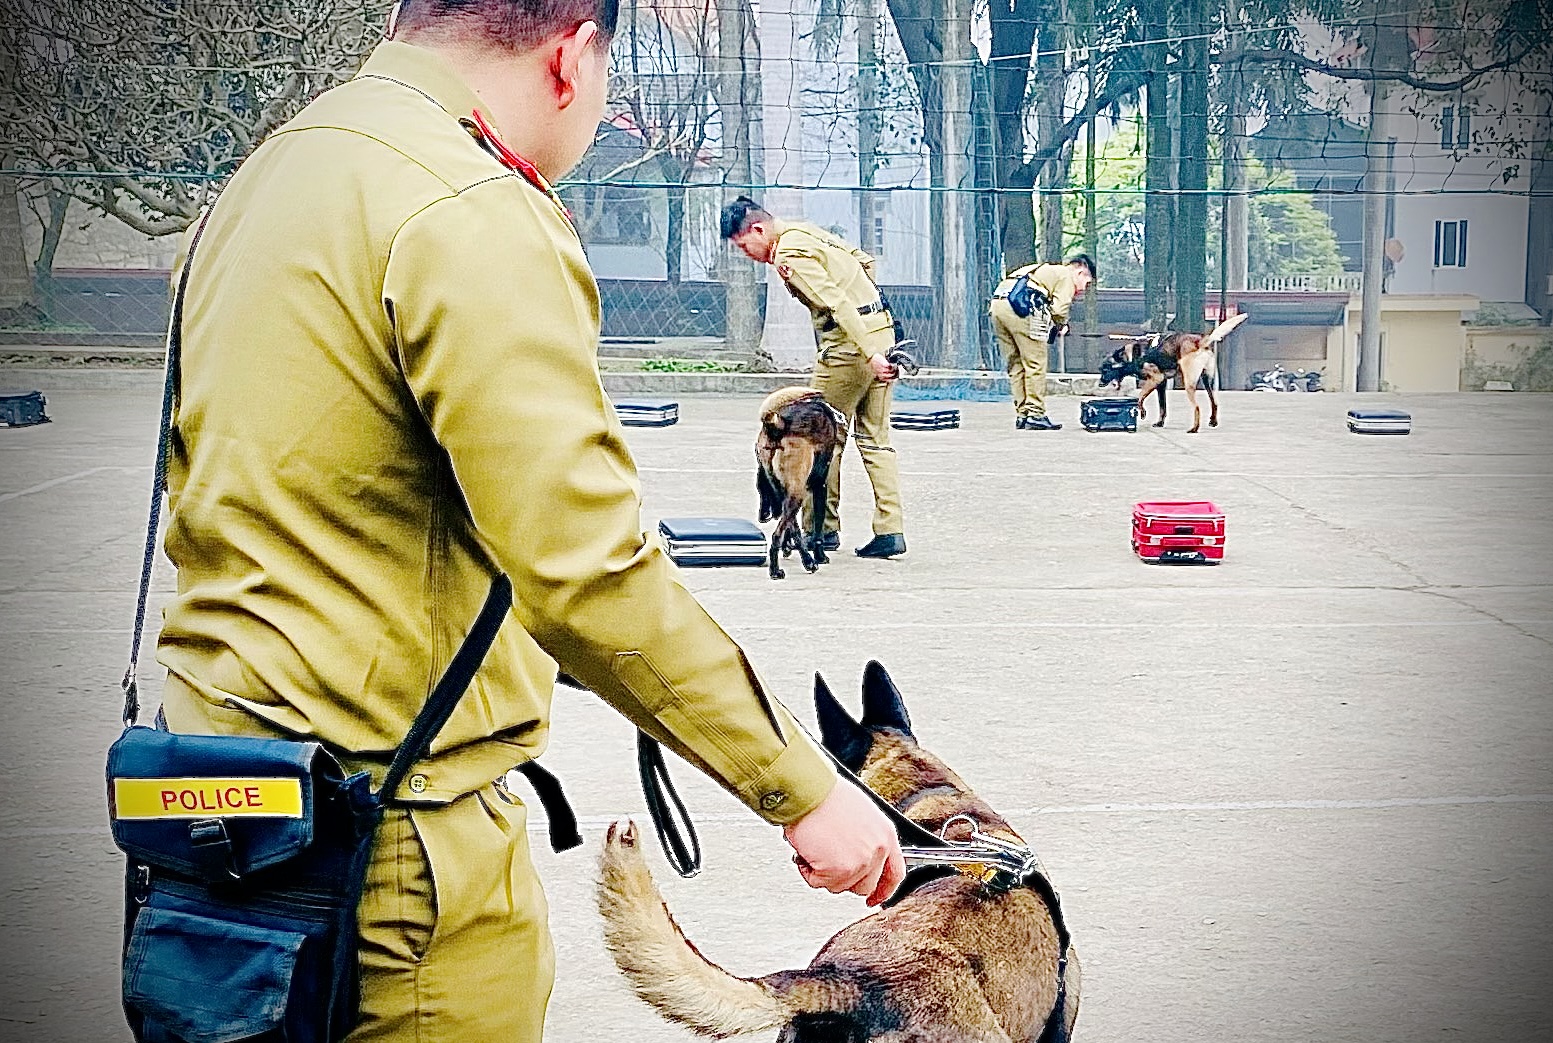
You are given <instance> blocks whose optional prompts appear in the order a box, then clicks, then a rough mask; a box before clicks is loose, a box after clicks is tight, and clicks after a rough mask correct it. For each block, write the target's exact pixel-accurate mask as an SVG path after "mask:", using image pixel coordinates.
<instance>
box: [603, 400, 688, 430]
mask: <svg viewBox="0 0 1553 1043" xmlns="http://www.w3.org/2000/svg"><path fill="white" fill-rule="evenodd" d="M615 415H616V416H618V417H619V418H620V422H621V423H622V424H624V425H625V426H626V427H669V426H670V425H673V424H677V423H679V403H678V402H665V401H662V400H659V399H633V400H631V401H627V402H616V403H615Z"/></svg>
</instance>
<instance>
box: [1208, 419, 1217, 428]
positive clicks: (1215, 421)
mask: <svg viewBox="0 0 1553 1043" xmlns="http://www.w3.org/2000/svg"><path fill="white" fill-rule="evenodd" d="M1208 426H1209V427H1218V426H1219V422H1218V421H1217V420H1210V421H1208Z"/></svg>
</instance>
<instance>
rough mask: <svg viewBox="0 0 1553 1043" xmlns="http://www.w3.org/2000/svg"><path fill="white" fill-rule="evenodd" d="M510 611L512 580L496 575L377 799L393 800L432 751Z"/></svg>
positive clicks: (397, 753) (416, 717) (402, 746)
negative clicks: (423, 758) (473, 621)
mask: <svg viewBox="0 0 1553 1043" xmlns="http://www.w3.org/2000/svg"><path fill="white" fill-rule="evenodd" d="M511 608H512V581H511V580H510V579H508V578H507V577H506V576H504V575H498V576H497V577H496V578H495V579H493V580H492V581H491V592H490V593H489V594H487V595H486V598H485V605H484V607H482V608H481V609H480V615H479V616H478V617H477V618H476V619H475V623H474V626H472V627H470V629H469V634H468V635H467V636H466V637H465V638H464V643H463V644H462V645H460V646H459V649H458V651H457V652H455V653H453V661H452V662H450V663H449V664H448V668H447V669H446V670H445V671H443V673H442V678H441V680H439V681H438V682H437V687H435V688H433V689H432V690H431V695H430V696H429V697H428V698H427V699H426V705H425V706H423V707H421V712H420V713H418V714H416V715H415V723H413V724H411V725H410V731H409V733H408V734H407V735H406V736H405V737H404V741H403V742H401V743H400V744H399V748H398V749H397V750H395V751H394V759H393V761H392V762H390V764H389V765H388V773H387V774H386V775H384V776H383V785H382V787H381V788H380V789H379V790H378V796H379V798H380V799H382V800H393V798H394V792H395V791H396V790H397V789H398V788H399V783H401V782H403V781H404V777H405V775H406V774H407V773H408V772H409V770H410V766H411V765H413V764H414V763H415V762H416V761H418V760H420V759H421V758H422V757H424V756H426V752H427V751H428V750H429V749H430V748H431V740H433V739H435V738H436V737H437V733H438V732H439V731H441V730H442V726H443V725H444V724H446V723H447V721H448V718H449V717H451V716H452V715H453V708H454V707H455V706H457V705H458V700H459V699H460V698H461V697H462V696H463V694H464V691H465V689H467V688H468V687H469V682H470V681H472V680H474V676H475V671H477V670H479V669H480V664H481V663H482V662H483V661H484V660H485V653H487V652H489V651H490V649H491V644H492V643H493V642H494V641H495V640H496V632H497V631H498V630H500V629H501V625H502V621H503V620H504V619H506V618H507V612H508V610H509V609H511Z"/></svg>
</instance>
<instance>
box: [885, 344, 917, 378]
mask: <svg viewBox="0 0 1553 1043" xmlns="http://www.w3.org/2000/svg"><path fill="white" fill-rule="evenodd" d="M916 346H917V342H916V341H914V340H902V341H897V342H896V343H895V346H894V347H892V348H891V349H890V350H889V351H887V352H885V354H884V361H886V362H888V363H890V365H892V366H894V367H895V368H896V369H898V370H900V371H901V372H902V373H904V374H906V375H907V376H908V377H914V376H916V375H917V371H918V370H919V369H921V368H922V367H921V365H919V364H918V362H917V358H916V356H915V355H913V354H912V353H911V351H910V350H908V349H911V348H915V347H916Z"/></svg>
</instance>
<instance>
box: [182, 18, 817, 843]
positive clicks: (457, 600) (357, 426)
mask: <svg viewBox="0 0 1553 1043" xmlns="http://www.w3.org/2000/svg"><path fill="white" fill-rule="evenodd" d="M479 104H480V103H479V100H478V99H477V97H476V95H475V94H474V93H473V91H472V90H471V89H470V88H469V87H467V86H466V85H465V84H464V83H463V82H462V81H461V80H460V79H459V78H458V77H457V76H456V74H455V73H454V72H453V71H452V69H451V68H450V67H448V66H447V65H446V64H445V63H444V62H443V61H442V60H441V59H440V58H438V57H437V56H436V55H434V54H433V53H432V52H430V51H427V50H424V49H419V48H415V47H412V46H410V45H407V44H402V43H394V42H388V43H384V44H382V45H381V46H380V47H378V48H377V50H376V51H375V52H374V53H373V54H372V56H371V58H370V60H368V62H367V63H366V65H365V67H364V68H363V69H362V71H361V73H360V74H359V75H358V76H357V77H356V78H355V79H353V80H351V81H348V82H347V83H345V84H342V85H341V86H339V87H337V88H335V89H333V90H331V91H329V92H327V93H326V94H324V95H323V96H322V97H320V98H319V99H318V100H316V101H314V102H313V103H312V104H311V105H309V106H308V107H307V108H306V109H304V110H303V111H302V112H301V113H300V114H299V115H298V116H297V117H296V118H295V119H294V120H292V121H291V122H290V123H288V124H286V125H285V126H283V127H281V128H280V129H278V130H277V131H275V133H273V134H271V135H270V137H269V138H268V139H267V140H266V141H265V142H264V143H263V144H262V145H261V146H260V147H259V148H258V149H257V151H255V153H254V154H253V156H252V157H251V158H250V159H249V160H248V161H247V162H245V163H244V164H243V166H242V168H241V169H240V170H239V171H238V172H237V174H236V175H235V176H234V177H233V179H232V181H231V184H230V185H229V186H228V188H227V189H226V191H225V192H224V193H223V194H222V197H221V199H220V201H219V203H218V204H217V205H216V207H215V209H214V211H213V213H212V216H211V219H210V221H209V224H208V226H207V227H206V229H205V232H204V236H203V239H202V240H201V242H200V244H199V247H198V249H197V252H196V253H195V255H194V260H193V267H192V270H191V276H190V282H189V291H188V295H187V298H186V303H185V313H184V341H183V366H182V377H181V388H180V397H179V401H178V407H177V412H176V414H175V424H176V427H175V430H174V433H173V446H174V453H173V457H172V461H171V473H170V475H169V492H170V497H171V511H170V515H169V528H168V535H167V552H168V554H169V555H170V557H171V558H172V560H173V562H174V563H175V564H176V565H177V567H178V590H177V595H176V597H175V598H174V599H173V600H172V602H171V603H170V604H169V605H168V606H167V608H166V610H165V612H164V628H163V631H162V636H161V641H160V645H159V648H158V653H157V657H158V659H159V660H160V661H161V662H162V663H163V664H164V665H165V666H166V667H167V669H168V672H169V678H168V686H167V695H166V702H165V710H166V713H167V718H168V721H169V724H170V726H171V727H172V728H173V730H175V731H214V732H217V733H238V734H242V733H251V732H253V731H254V730H255V728H256V727H261V728H268V727H273V728H274V729H278V730H280V731H282V732H285V733H293V734H296V735H303V736H313V737H317V738H319V739H322V740H324V741H325V742H327V743H330V744H332V745H333V746H335V747H336V748H338V749H340V750H343V751H346V752H347V754H348V756H347V762H348V763H358V764H360V765H364V766H368V767H373V768H375V769H377V770H378V771H379V773H380V772H381V770H382V768H384V767H386V761H387V757H388V755H389V753H390V751H392V750H393V748H394V747H395V746H396V745H397V744H398V743H399V741H400V740H401V739H403V738H404V735H405V732H406V731H407V729H408V728H409V726H410V722H411V720H412V719H413V718H414V717H415V714H416V712H417V711H418V710H420V708H421V706H422V705H423V704H424V702H425V700H426V697H427V695H428V694H429V692H430V690H431V687H432V685H433V684H434V683H435V682H436V680H437V678H438V677H439V676H440V675H441V673H442V671H443V670H444V668H445V667H446V666H447V664H448V661H449V659H450V657H451V656H452V654H453V652H454V650H455V649H457V648H458V646H459V644H460V642H461V641H462V640H463V637H464V634H465V632H466V631H467V630H468V628H469V626H470V624H471V623H472V622H473V621H474V619H475V616H476V615H477V614H478V611H479V608H480V606H481V604H482V602H483V601H484V599H485V596H486V594H487V592H488V590H489V586H490V581H491V578H492V576H493V575H494V574H495V573H497V572H499V571H500V572H506V573H507V574H508V575H509V576H510V577H511V578H512V581H513V586H514V605H513V609H512V617H513V618H509V619H508V620H507V622H506V624H505V625H504V626H503V627H502V630H501V633H500V635H499V637H498V639H497V643H496V645H495V646H494V648H493V649H492V651H491V653H490V656H489V657H488V658H487V659H486V661H485V664H484V666H483V667H482V668H481V670H480V672H479V674H478V676H477V677H476V678H475V681H474V683H473V685H472V686H471V687H470V689H469V691H468V693H467V694H466V695H465V696H464V698H463V701H462V702H461V703H460V704H459V706H458V709H457V710H456V712H455V713H454V714H453V717H452V719H451V720H450V721H449V722H448V724H447V726H446V727H445V728H444V729H443V731H442V733H441V735H440V736H439V737H438V739H437V741H436V743H435V744H434V745H433V747H432V751H431V755H430V756H429V758H427V759H426V760H425V761H424V762H422V763H421V764H420V765H418V766H417V768H416V774H417V775H418V776H420V779H419V781H418V782H417V781H416V780H414V779H412V780H410V783H407V786H406V789H405V790H404V791H402V792H401V793H400V794H399V796H400V797H401V798H402V799H407V800H421V801H429V802H441V801H447V800H451V799H453V798H455V797H457V796H459V795H460V794H463V793H467V792H471V791H473V790H475V789H477V788H479V787H480V786H481V785H483V784H486V783H488V782H489V781H490V780H491V779H492V778H494V777H496V776H497V775H499V774H501V773H503V772H505V771H506V770H507V769H508V768H510V767H512V766H513V765H514V764H517V763H519V762H521V761H524V760H527V759H529V758H533V757H536V756H538V755H539V753H540V752H541V751H542V750H543V749H544V747H545V743H546V739H547V735H548V720H549V708H550V699H551V695H552V692H553V690H554V684H555V676H556V669H557V664H558V663H559V664H560V665H561V667H562V668H564V669H565V670H566V671H567V672H569V673H571V674H573V675H574V676H576V677H577V678H579V679H580V680H581V681H582V682H583V683H585V684H586V685H588V686H589V687H590V688H592V689H593V690H594V691H595V692H597V693H598V694H599V695H600V696H602V697H603V698H604V699H605V700H607V701H608V702H609V703H610V704H611V705H612V706H614V707H615V708H616V709H618V710H619V711H620V712H621V713H623V714H625V715H626V716H627V717H629V718H630V719H631V720H632V721H633V722H634V723H636V724H637V725H639V726H640V727H642V728H644V729H645V730H647V731H648V732H649V733H650V734H652V735H654V736H656V737H658V738H659V739H661V740H663V741H665V742H666V743H668V745H669V746H670V747H671V748H673V749H674V750H676V751H677V752H679V753H680V754H682V755H683V756H685V757H686V758H688V759H689V760H691V761H692V762H694V763H695V764H697V765H698V766H700V767H701V768H702V769H703V770H705V771H707V772H708V773H709V774H710V775H712V777H714V778H715V779H717V780H718V781H719V782H720V783H721V784H722V785H723V786H724V787H726V788H727V789H728V790H730V791H731V792H732V793H733V794H735V795H736V796H737V797H738V798H739V799H740V800H742V801H743V802H744V803H746V804H747V805H748V806H750V807H751V808H752V809H754V810H756V811H757V812H758V813H759V814H760V815H762V816H763V817H765V818H766V819H768V820H770V821H772V822H778V823H787V822H791V821H793V820H795V819H797V818H800V817H801V816H802V815H804V814H805V813H807V812H808V811H809V810H810V809H812V808H813V807H815V806H816V805H817V804H818V803H819V802H820V801H821V800H823V799H824V797H825V796H826V795H827V794H828V793H829V791H830V789H831V787H832V786H833V785H834V784H835V774H834V771H833V769H832V768H831V767H830V764H829V762H828V761H827V760H826V758H825V756H824V754H823V753H822V752H821V751H820V750H818V749H817V748H816V747H815V746H814V745H813V744H812V743H811V742H810V741H809V740H808V739H807V738H806V737H805V736H804V735H803V734H802V733H801V732H800V731H799V729H798V727H797V726H796V724H795V722H794V721H793V719H792V718H791V717H790V716H789V714H788V713H787V711H786V710H785V709H784V708H783V707H781V706H780V705H778V704H777V703H775V702H774V701H772V700H771V699H770V698H769V697H768V696H767V695H766V693H765V692H764V691H763V689H762V688H761V684H760V681H759V680H758V679H757V677H756V676H755V673H754V671H753V670H752V669H751V667H750V664H749V663H748V662H747V661H746V659H745V656H744V654H743V652H742V651H741V650H740V648H739V646H738V645H736V644H735V643H734V642H733V640H732V639H731V638H729V636H728V635H727V634H725V633H724V632H723V631H722V629H721V628H720V627H718V625H717V623H716V622H714V621H713V620H712V619H711V617H710V616H708V615H707V613H706V612H705V611H704V610H703V609H702V608H701V606H700V605H699V604H698V603H697V602H696V600H695V598H693V597H692V596H691V595H690V593H689V592H688V591H686V590H685V588H684V587H683V586H681V585H680V581H679V575H678V571H677V570H676V568H675V566H674V565H673V563H672V562H670V561H669V559H668V558H667V556H666V555H665V553H664V551H663V550H662V548H661V547H660V545H659V543H658V542H657V540H656V539H655V538H649V537H647V536H645V535H644V534H643V531H642V523H641V516H640V510H641V500H640V488H639V484H638V479H637V474H636V468H635V464H634V463H633V461H632V459H631V455H630V453H629V452H628V451H627V449H626V445H625V442H624V439H623V433H622V430H621V428H620V425H619V423H618V421H617V420H616V418H615V414H614V410H613V408H612V406H611V404H610V402H609V400H608V398H607V397H606V396H605V393H604V389H603V386H602V383H601V381H600V377H599V371H598V365H597V359H596V352H597V344H598V336H599V299H598V291H597V287H596V285H595V283H594V280H593V276H592V274H591V272H590V271H589V269H588V265H587V262H586V260H585V259H584V257H583V252H582V248H581V246H580V244H579V242H578V239H577V236H576V234H575V232H574V231H573V229H572V227H571V225H570V223H569V222H568V220H567V218H566V216H565V214H564V213H563V211H562V210H561V209H560V207H559V206H558V204H557V203H555V202H554V201H553V200H552V199H551V198H550V197H549V196H548V195H547V194H546V192H545V191H542V190H540V189H538V188H536V187H535V186H534V185H532V184H530V183H529V182H528V181H526V180H524V179H523V178H522V177H520V176H518V175H516V174H515V173H513V172H512V171H511V170H509V169H508V168H507V167H506V166H504V165H503V164H501V163H500V162H498V161H497V160H496V159H495V158H493V156H492V155H491V154H490V153H489V152H487V151H486V150H485V149H484V148H483V147H482V145H481V143H480V142H479V141H477V140H476V138H475V137H473V136H472V135H471V133H470V132H469V130H468V129H467V128H466V127H465V126H462V125H461V124H460V118H461V117H469V116H471V115H472V114H473V113H474V112H475V110H476V109H477V107H479ZM487 118H488V116H487ZM256 719H257V720H258V721H262V722H266V724H265V725H264V726H259V725H257V723H256ZM620 754H621V756H627V755H628V754H629V751H627V750H622V751H620Z"/></svg>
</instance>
